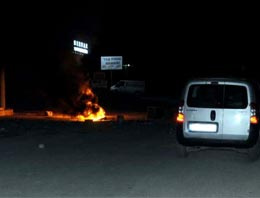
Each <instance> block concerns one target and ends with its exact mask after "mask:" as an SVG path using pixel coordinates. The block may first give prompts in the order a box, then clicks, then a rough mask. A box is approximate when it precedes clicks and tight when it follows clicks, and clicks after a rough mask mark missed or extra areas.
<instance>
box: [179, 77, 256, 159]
mask: <svg viewBox="0 0 260 198" xmlns="http://www.w3.org/2000/svg"><path fill="white" fill-rule="evenodd" d="M259 99H260V98H259V87H258V86H257V85H256V84H254V83H251V82H249V81H246V80H238V79H230V78H226V79H214V78H207V79H195V80H191V81H189V82H188V83H187V85H186V87H185V89H184V92H183V96H182V100H181V104H180V106H179V113H178V116H177V131H176V132H177V141H178V142H179V144H178V145H179V147H178V148H180V150H179V151H181V152H180V153H181V154H182V155H184V156H185V155H187V151H188V150H187V148H188V147H194V146H196V147H200V146H210V147H211V146H222V147H235V148H238V147H239V148H241V147H243V148H246V149H247V153H248V156H249V157H250V158H251V159H256V158H258V157H259V155H260V140H259V105H260V103H259V102H260V100H259Z"/></svg>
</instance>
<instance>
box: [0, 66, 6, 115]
mask: <svg viewBox="0 0 260 198" xmlns="http://www.w3.org/2000/svg"><path fill="white" fill-rule="evenodd" d="M0 90H1V93H0V94H1V98H0V99H1V100H0V109H3V110H4V109H5V108H6V101H5V71H4V68H3V67H2V68H1V70H0Z"/></svg>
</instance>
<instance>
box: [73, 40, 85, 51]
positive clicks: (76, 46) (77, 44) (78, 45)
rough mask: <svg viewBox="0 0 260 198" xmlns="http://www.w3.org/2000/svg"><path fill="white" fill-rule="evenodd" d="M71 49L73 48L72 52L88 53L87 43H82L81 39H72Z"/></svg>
mask: <svg viewBox="0 0 260 198" xmlns="http://www.w3.org/2000/svg"><path fill="white" fill-rule="evenodd" d="M73 50H74V52H78V53H80V54H88V44H87V43H83V42H81V41H77V40H74V41H73Z"/></svg>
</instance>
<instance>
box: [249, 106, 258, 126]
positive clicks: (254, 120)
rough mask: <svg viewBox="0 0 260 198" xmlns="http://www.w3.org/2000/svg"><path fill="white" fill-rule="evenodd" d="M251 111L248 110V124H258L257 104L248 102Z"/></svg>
mask: <svg viewBox="0 0 260 198" xmlns="http://www.w3.org/2000/svg"><path fill="white" fill-rule="evenodd" d="M250 107H251V110H250V111H251V112H250V124H258V117H257V112H256V111H257V105H256V104H255V103H251V104H250Z"/></svg>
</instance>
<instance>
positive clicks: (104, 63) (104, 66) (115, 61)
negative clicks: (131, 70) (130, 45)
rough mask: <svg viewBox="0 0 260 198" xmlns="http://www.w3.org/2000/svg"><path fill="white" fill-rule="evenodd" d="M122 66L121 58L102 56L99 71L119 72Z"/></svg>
mask: <svg viewBox="0 0 260 198" xmlns="http://www.w3.org/2000/svg"><path fill="white" fill-rule="evenodd" d="M122 64H123V57H122V56H102V57H101V70H121V69H122Z"/></svg>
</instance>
